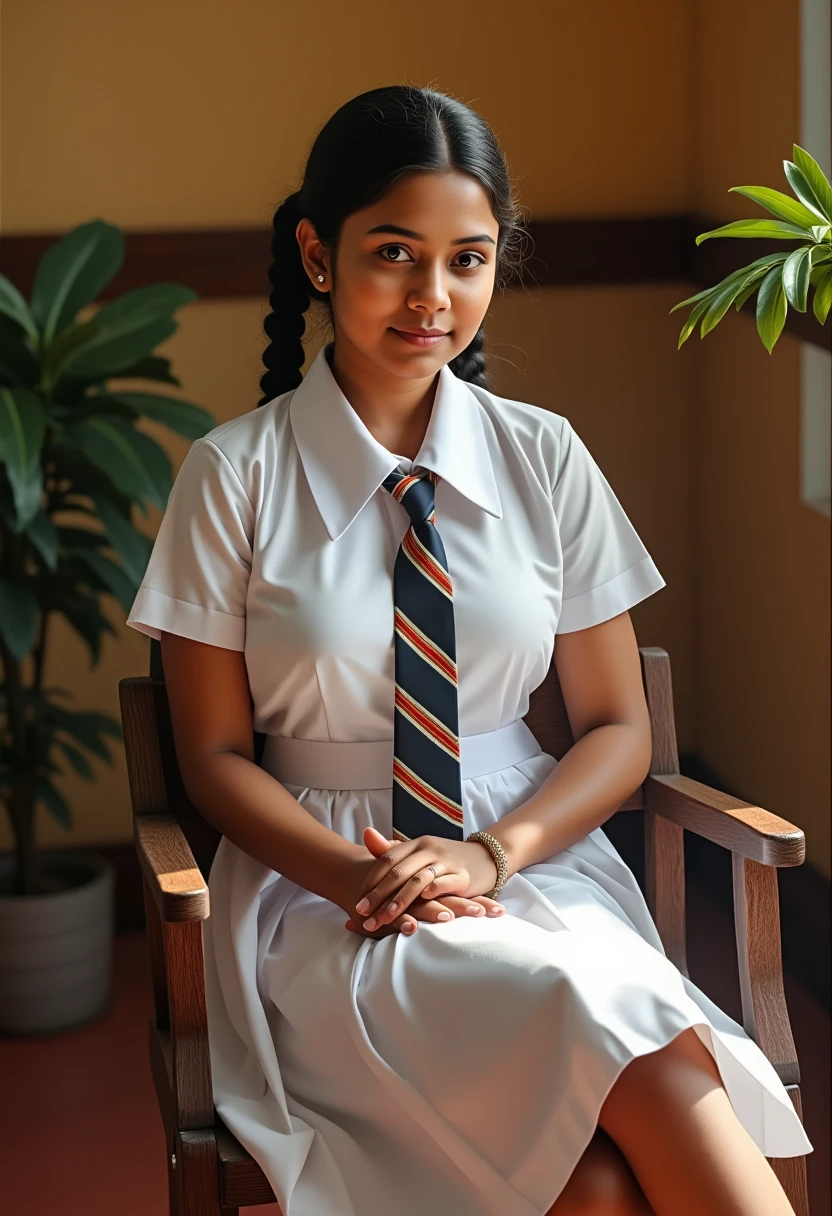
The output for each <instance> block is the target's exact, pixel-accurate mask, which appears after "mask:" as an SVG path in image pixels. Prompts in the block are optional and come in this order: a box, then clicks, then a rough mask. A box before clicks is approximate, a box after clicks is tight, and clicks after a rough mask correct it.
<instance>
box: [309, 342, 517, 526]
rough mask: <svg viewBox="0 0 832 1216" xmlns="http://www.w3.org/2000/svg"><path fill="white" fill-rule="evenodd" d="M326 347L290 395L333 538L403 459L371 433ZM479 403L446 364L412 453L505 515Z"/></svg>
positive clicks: (311, 476) (486, 506)
mask: <svg viewBox="0 0 832 1216" xmlns="http://www.w3.org/2000/svg"><path fill="white" fill-rule="evenodd" d="M332 346H333V343H331V342H330V343H328V344H327V345H325V346H324V347H322V348H321V350H320V351H319V353H318V355H317V356H316V358H315V359H314V361H313V362H312V364H311V366H310V368H309V370H308V371H307V373H306V375H305V376H304V378H303V380H302V381H301V383H300V384H299V385H298V387H297V388H296V389H295V391H294V393H293V394H292V399H291V401H290V402H289V420H290V423H291V426H292V432H293V434H294V437H295V442H296V443H297V446H298V451H299V453H300V458H301V461H302V463H303V470H304V473H305V474H306V478H307V481H308V482H309V487H310V489H311V491H312V495H313V497H314V499H315V502H316V504H317V506H318V510H319V511H320V513H321V516H322V518H323V521H324V523H325V524H326V528H327V531H328V533H329V535H330V537H331V538H332V540H337V539H338V537H339V536H341V534H342V533H343V532H345V531H346V529H347V528H348V527H349V525H350V524H351V523H352V521H353V520H354V519H355V517H356V515H357V514H358V512H359V511H360V510H361V508H362V507H363V506H364V504H365V503H366V502H367V501H368V500H369V499H370V498H371V497H372V496H373V494H374V493H375V491H376V490H377V489H378V487H379V486H380V485H381V483H382V482H383V481H384V479H385V477H386V476H387V474H388V473H392V471H393V470H394V469H396V468H397V467H398V465H399V458H398V456H397V455H396V454H395V453H393V452H389V451H388V450H387V448H385V447H384V446H383V445H382V444H380V443H379V442H378V440H377V439H375V438H374V436H373V435H372V434H371V433H370V431H369V430H368V429H367V427H366V426H365V425H364V423H363V422H362V420H361V419H360V418H359V416H358V414H357V413H356V412H355V410H354V409H353V408H352V406H351V405H350V403H349V401H348V400H347V398H346V397H345V396H344V394H343V392H342V391H341V389H340V387H339V385H338V382H337V380H336V379H335V377H334V376H333V374H332V368H331V367H330V366H329V363H328V361H327V357H326V356H327V352H328V351H330V350H331V349H332ZM482 413H483V412H482V406H481V405H480V403H479V401H478V400H477V398H476V397H475V395H474V394H473V393H472V392H470V390H469V389H468V387H467V386H466V384H465V381H464V380H459V379H458V378H457V377H456V376H455V375H454V373H453V372H452V371H451V369H450V367H448V365H447V364H445V365H444V366H443V367H442V368H441V369H440V372H439V383H438V385H437V388H436V395H435V397H434V402H433V409H432V411H431V417H430V421H429V423H428V427H427V431H426V432H425V437H424V439H423V441H422V446H421V447H420V448H419V451H418V453H417V455H416V457H415V459H414V461H413V469H414V470H415V469H416V466H417V465H421V466H422V467H423V468H426V469H431V470H433V472H435V473H436V474H437V475H438V476H439V477H440V478H442V479H443V480H445V481H447V482H449V483H450V484H451V485H452V486H453V487H454V489H455V490H458V491H459V493H460V494H463V495H464V496H465V497H466V498H468V499H469V500H470V501H471V502H473V503H475V504H476V505H477V506H478V507H481V508H482V509H483V510H484V511H487V512H488V514H489V515H494V516H496V518H497V519H501V518H502V509H501V506H500V497H499V494H498V492H497V482H496V479H495V477H494V469H493V467H492V464H491V454H490V452H489V448H488V441H487V439H486V437H485V431H484V429H483V416H482Z"/></svg>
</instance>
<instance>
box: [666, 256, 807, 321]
mask: <svg viewBox="0 0 832 1216" xmlns="http://www.w3.org/2000/svg"><path fill="white" fill-rule="evenodd" d="M786 257H787V255H786V254H785V253H766V254H764V255H763V257H761V258H755V260H754V261H753V262H749V264H748V265H747V266H743V267H741V268H740V269H739V270H734V271H732V272H731V274H729V275H726V276H725V278H724V279H723V280H722V282H721V283H717V285H716V287H706V288H705V290H704V291H700V292H697V294H696V295H695V296H689V297H688V299H687V300H682V301H681V303H679V304H674V305H673V307H672V308H671V310H670V311H671V312H675V311H676V309H677V308H681V307H682V305H684V304H693V303H694V302H695V301H696V300H704V299H705V297H706V296H713V295H714V294H715V293H716V292H719V291H721V290H722V289H723V287H727V286H728V284H729V283H732V282H734V281H739V282H745V281H746V279H747V276H748V275H749V274H750V273H751V272H752V271H753V270H755V269H757V268H763V267H765V268H768V267H769V266H773V265H774V264H775V263H776V262H782V261H784V260H785V258H786Z"/></svg>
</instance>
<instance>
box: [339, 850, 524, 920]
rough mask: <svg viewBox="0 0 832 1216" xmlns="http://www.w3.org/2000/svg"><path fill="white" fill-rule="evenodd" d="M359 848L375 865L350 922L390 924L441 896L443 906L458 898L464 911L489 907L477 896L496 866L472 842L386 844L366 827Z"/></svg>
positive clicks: (486, 886)
mask: <svg viewBox="0 0 832 1216" xmlns="http://www.w3.org/2000/svg"><path fill="white" fill-rule="evenodd" d="M364 844H365V845H366V846H367V848H368V849H370V851H371V852H372V853H374V854H375V856H376V857H377V858H378V860H377V862H376V863H375V865H373V866H372V867H371V868H370V870H369V872H368V873H367V875H366V877H365V879H364V881H363V882H362V884H361V889H360V894H361V895H362V896H363V899H361V898H359V899H358V900H357V901H356V907H355V913H354V919H355V920H358V919H359V918H360V922H361V923H362V927H364V928H367V929H368V930H373V929H375V928H377V927H379V926H381V925H385V924H389V923H391V922H393V920H394V919H396V918H398V917H400V916H401V915H402V913H403V912H404V911H405V909H408V908H409V909H410V911H411V912H412V911H413V909H414V908H418V907H419V903H420V901H424V900H427V901H429V902H430V903H435V902H437V900H438V898H439V897H444V898H443V902H444V900H446V899H449V898H453V897H457V898H460V897H461V898H462V899H463V901H464V903H465V904H466V906H467V905H468V904H469V903H475V902H481V903H483V906H486V905H492V904H495V901H494V900H489V899H488V897H487V896H485V895H484V894H483V892H485V891H489V890H490V889H491V887H493V886H494V883H495V882H496V880H497V866H496V863H495V862H494V859H493V858H492V856H491V854H490V852H489V851H488V849H487V848H485V846H484V845H481V844H478V843H477V842H476V841H461V840H448V839H447V838H446V837H442V836H417V837H416V838H415V839H413V840H406V841H398V842H396V843H395V844H392V845H391V844H390V843H389V842H388V841H386V840H385V839H384V837H383V836H382V835H381V833H380V832H377V831H376V829H375V828H371V827H370V828H365V829H364ZM380 845H381V846H382V847H381V848H380V847H379V846H380ZM435 897H436V898H435ZM483 901H484V902H483ZM391 903H392V904H393V905H394V906H393V907H392V908H391V907H390V904H391ZM365 905H366V906H365ZM495 906H497V907H500V906H501V905H495ZM454 910H456V909H454ZM420 919H424V918H420ZM431 919H434V918H433V917H432V918H431ZM368 922H369V923H368Z"/></svg>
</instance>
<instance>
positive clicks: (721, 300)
mask: <svg viewBox="0 0 832 1216" xmlns="http://www.w3.org/2000/svg"><path fill="white" fill-rule="evenodd" d="M765 273H766V272H765V271H764V270H752V272H751V273H750V274H749V275H747V276H746V278H744V279H735V280H733V281H732V282H730V283H728V284H727V285H726V286H725V287H723V288H722V290H721V291H719V292H717V294H716V295H715V296H714V298H713V300H711V302H710V304H709V305H708V309H707V311H706V312H705V315H704V316H703V317H702V325H701V327H700V330H699V334H700V337H702V338H704V337H705V335H706V334H708V333H710V331H711V330H712V329H713V328H714V326H715V325H717V324H718V323H719V322H720V321H721V320H722V318H723V317H724V316H725V314H726V312H727V311H728V309H729V308H730V307H731V305H732V304H733V302H734V300H735V299H736V297H737V296H738V295H739V293H740V292H741V291H742V290H743V288H745V287H746V286H747V285H748V283H749V281H753V282H756V280H757V279H758V278H761V277H762V276H763V275H764V274H765Z"/></svg>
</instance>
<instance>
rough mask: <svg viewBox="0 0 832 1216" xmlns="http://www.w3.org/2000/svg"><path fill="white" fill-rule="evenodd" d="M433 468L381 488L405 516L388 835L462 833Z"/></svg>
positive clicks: (450, 629) (397, 573) (397, 570)
mask: <svg viewBox="0 0 832 1216" xmlns="http://www.w3.org/2000/svg"><path fill="white" fill-rule="evenodd" d="M436 481H437V476H436V474H435V473H433V472H431V471H428V472H426V473H422V474H421V475H419V476H418V477H417V476H415V475H413V474H408V473H400V472H398V471H396V470H394V471H393V472H392V473H390V475H389V476H388V477H386V478H385V479H384V481H383V482H382V485H383V486H384V489H385V490H388V491H389V492H390V494H392V496H393V497H394V498H395V499H396V500H397V501H398V502H400V503H401V504H402V505H403V506H404V507H405V508H406V510H407V513H408V515H409V516H410V526H409V528H408V529H407V532H406V533H405V535H404V539H403V540H402V543H401V546H400V548H399V552H398V553H397V554H396V562H395V565H394V567H393V606H394V655H395V683H396V692H395V707H394V715H393V837H394V839H396V840H413V839H414V838H415V837H417V836H444V837H448V838H449V839H451V840H462V837H463V823H462V777H461V771H460V763H459V708H458V700H457V670H456V633H455V629H454V597H453V586H452V584H451V576H450V573H449V570H448V562H447V558H446V556H445V548H444V546H443V544H442V541H441V539H440V536H439V533H438V532H437V530H436V524H435V522H434V518H435V515H434V506H435V503H434V499H435V486H436Z"/></svg>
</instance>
